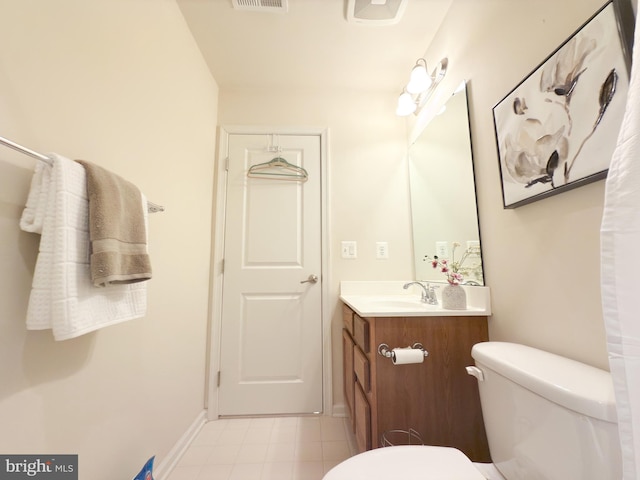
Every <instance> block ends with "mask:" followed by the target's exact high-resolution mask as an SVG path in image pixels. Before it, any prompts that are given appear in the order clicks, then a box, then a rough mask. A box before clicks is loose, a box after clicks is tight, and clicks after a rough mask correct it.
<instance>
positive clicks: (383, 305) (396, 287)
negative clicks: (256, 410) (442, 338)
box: [340, 281, 491, 317]
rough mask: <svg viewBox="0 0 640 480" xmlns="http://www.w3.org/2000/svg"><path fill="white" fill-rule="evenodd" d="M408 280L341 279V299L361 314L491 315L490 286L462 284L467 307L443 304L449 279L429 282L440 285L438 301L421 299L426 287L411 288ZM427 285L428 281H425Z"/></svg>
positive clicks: (438, 287)
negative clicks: (448, 306)
mask: <svg viewBox="0 0 640 480" xmlns="http://www.w3.org/2000/svg"><path fill="white" fill-rule="evenodd" d="M405 283H407V282H404V281H385V282H376V281H344V282H340V300H342V301H343V302H344V303H346V304H347V305H348V306H349V307H351V308H352V309H353V310H354V311H355V312H356V313H357V314H358V315H360V316H361V317H429V316H433V317H436V316H437V317H443V316H452V317H454V316H455V317H460V316H474V315H475V316H488V315H491V299H490V292H489V287H478V286H470V285H462V286H461V287H462V288H464V289H465V292H466V294H467V308H466V309H464V310H446V309H444V308H442V299H441V296H442V293H441V289H442V288H443V287H444V286H445V285H446V283H437V282H428V283H429V284H430V285H434V286H435V287H437V288H436V289H435V291H436V296H437V297H438V304H437V305H429V304H426V303H422V302H421V301H420V297H421V293H422V289H421V288H420V287H419V286H418V285H412V286H410V287H409V288H408V289H407V290H404V289H403V288H402V287H403V285H404V284H405ZM422 283H423V284H425V285H426V283H427V282H422Z"/></svg>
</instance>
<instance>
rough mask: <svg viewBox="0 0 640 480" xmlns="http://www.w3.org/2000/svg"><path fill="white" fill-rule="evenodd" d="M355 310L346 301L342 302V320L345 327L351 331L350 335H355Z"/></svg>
mask: <svg viewBox="0 0 640 480" xmlns="http://www.w3.org/2000/svg"><path fill="white" fill-rule="evenodd" d="M353 315H354V313H353V310H351V309H350V308H349V307H348V306H347V305H345V304H344V303H343V304H342V322H343V323H344V328H345V329H346V330H347V332H349V334H350V335H353Z"/></svg>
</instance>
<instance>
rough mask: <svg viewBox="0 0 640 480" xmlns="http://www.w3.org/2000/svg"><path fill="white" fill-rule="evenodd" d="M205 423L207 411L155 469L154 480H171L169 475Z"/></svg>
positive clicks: (197, 418)
mask: <svg viewBox="0 0 640 480" xmlns="http://www.w3.org/2000/svg"><path fill="white" fill-rule="evenodd" d="M205 423H207V411H206V410H202V412H200V413H199V414H198V416H197V417H196V419H195V420H194V421H193V423H192V424H191V425H190V426H189V428H188V429H187V431H186V432H184V434H183V435H182V437H180V439H179V440H178V441H177V442H176V444H175V445H174V446H173V448H172V449H171V450H170V451H169V453H168V454H167V456H166V457H165V458H163V459H162V462H160V464H159V465H158V466H157V467H155V468H154V469H153V478H155V479H156V480H167V479H168V478H169V474H170V473H171V472H172V471H173V469H174V468H175V467H176V465H177V464H178V462H179V461H180V459H181V458H182V455H184V452H186V451H187V448H189V445H191V442H193V440H194V439H195V438H196V436H197V435H198V433H199V432H200V429H202V426H203V425H204V424H205Z"/></svg>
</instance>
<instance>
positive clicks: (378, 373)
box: [341, 295, 491, 462]
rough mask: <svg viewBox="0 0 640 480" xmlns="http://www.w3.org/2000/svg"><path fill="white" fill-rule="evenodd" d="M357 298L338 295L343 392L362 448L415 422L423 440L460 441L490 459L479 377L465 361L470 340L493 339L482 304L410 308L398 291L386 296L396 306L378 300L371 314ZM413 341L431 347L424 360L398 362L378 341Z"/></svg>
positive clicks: (478, 458) (473, 454)
mask: <svg viewBox="0 0 640 480" xmlns="http://www.w3.org/2000/svg"><path fill="white" fill-rule="evenodd" d="M357 298H361V297H357V296H349V295H341V299H342V301H343V305H342V317H343V322H344V328H343V330H342V341H343V360H344V372H343V373H344V394H345V399H346V404H347V409H348V411H349V414H350V417H351V421H352V427H353V431H354V433H355V437H356V442H357V446H358V450H359V451H360V452H362V451H365V450H370V449H372V448H378V447H381V446H383V445H382V439H381V437H382V435H383V434H384V433H385V432H388V431H390V430H405V431H408V430H409V429H413V430H415V431H417V432H418V433H419V435H420V437H421V439H422V442H423V443H424V444H425V445H442V446H451V447H456V448H458V449H460V450H461V451H462V452H464V453H465V454H466V455H467V456H468V457H469V458H470V459H471V460H472V461H474V462H489V461H491V460H490V454H489V448H488V445H487V439H486V434H485V430H484V425H483V421H482V412H481V408H480V398H479V394H478V385H477V379H476V378H474V377H472V376H470V375H468V374H467V371H466V368H465V367H467V366H470V365H473V363H474V362H473V359H472V357H471V347H472V346H473V345H474V344H476V343H478V342H484V341H487V340H488V332H487V315H485V314H483V313H485V312H484V311H483V310H479V309H477V308H473V307H470V309H469V310H468V311H467V310H465V311H450V310H449V311H442V309H441V308H439V309H438V308H434V309H432V311H425V312H424V313H421V312H420V311H411V312H410V311H409V309H408V307H407V306H406V305H405V303H406V304H407V305H409V304H410V302H409V301H404V300H403V299H404V298H406V297H401V296H398V297H397V299H395V300H393V301H390V300H389V299H388V298H389V297H386V300H385V301H387V303H388V304H389V305H392V306H395V307H390V310H391V308H393V309H394V310H395V311H394V312H387V313H385V312H384V311H383V310H384V308H383V307H380V306H379V307H377V308H376V309H375V310H377V311H382V312H381V313H380V312H377V313H376V315H375V316H374V315H367V314H366V312H365V311H364V310H366V309H358V302H357V301H356V299H357ZM362 298H365V297H362ZM372 298H373V297H372ZM376 298H380V297H376ZM403 301H404V302H405V303H403ZM365 304H366V301H365ZM379 304H380V305H383V302H380V303H379ZM403 307H404V308H405V310H406V311H405V312H402V311H401V310H402V309H403ZM419 308H420V307H419ZM398 310H400V312H398ZM426 310H427V309H426ZM367 311H369V310H367ZM371 311H373V310H371ZM361 313H365V315H361ZM416 343H420V344H422V346H424V349H425V350H426V351H427V352H428V355H427V356H426V357H425V358H424V361H423V362H422V363H412V364H404V365H394V364H393V362H392V359H391V358H389V357H386V356H384V355H381V354H380V353H379V346H380V345H381V344H386V345H387V346H388V347H389V349H393V348H396V347H407V346H412V345H414V344H416Z"/></svg>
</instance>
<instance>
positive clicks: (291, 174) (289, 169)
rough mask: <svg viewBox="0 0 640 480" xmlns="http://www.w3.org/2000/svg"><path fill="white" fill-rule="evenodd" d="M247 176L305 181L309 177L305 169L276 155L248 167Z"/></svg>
mask: <svg viewBox="0 0 640 480" xmlns="http://www.w3.org/2000/svg"><path fill="white" fill-rule="evenodd" d="M247 177H251V178H272V177H275V179H276V180H277V179H281V180H294V181H300V182H306V181H307V179H308V178H309V174H308V173H307V171H306V170H305V169H304V168H302V167H299V166H297V165H293V164H291V163H289V162H287V161H286V160H285V159H284V158H282V157H280V156H278V157H275V158H274V159H272V160H269V161H268V162H264V163H258V164H257V165H253V166H252V167H251V168H249V171H248V172H247Z"/></svg>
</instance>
